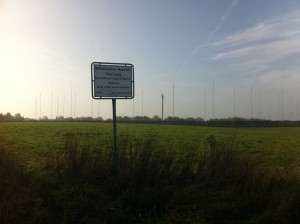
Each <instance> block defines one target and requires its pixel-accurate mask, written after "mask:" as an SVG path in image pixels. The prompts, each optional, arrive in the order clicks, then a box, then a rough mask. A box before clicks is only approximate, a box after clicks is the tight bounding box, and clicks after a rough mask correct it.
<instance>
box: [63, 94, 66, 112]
mask: <svg viewBox="0 0 300 224" xmlns="http://www.w3.org/2000/svg"><path fill="white" fill-rule="evenodd" d="M65 99H66V97H65V93H64V100H63V117H65Z"/></svg>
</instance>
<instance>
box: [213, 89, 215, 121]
mask: <svg viewBox="0 0 300 224" xmlns="http://www.w3.org/2000/svg"><path fill="white" fill-rule="evenodd" d="M213 118H215V84H214V83H213Z"/></svg>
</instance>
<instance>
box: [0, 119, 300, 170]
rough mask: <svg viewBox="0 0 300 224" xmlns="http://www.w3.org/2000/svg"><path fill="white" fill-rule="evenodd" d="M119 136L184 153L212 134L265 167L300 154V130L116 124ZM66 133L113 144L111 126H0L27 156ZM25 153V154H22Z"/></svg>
mask: <svg viewBox="0 0 300 224" xmlns="http://www.w3.org/2000/svg"><path fill="white" fill-rule="evenodd" d="M117 129H118V136H128V138H129V139H130V140H135V139H140V138H143V137H146V136H150V135H156V136H157V138H159V141H160V143H161V144H164V146H165V148H167V149H171V150H172V149H174V150H175V149H176V150H179V151H182V152H185V151H187V150H190V149H191V148H193V149H199V150H200V151H201V150H205V148H206V147H207V142H206V139H207V137H208V136H210V135H213V136H215V137H217V138H218V139H219V141H224V142H227V143H228V142H231V141H234V142H235V143H236V145H237V147H238V149H239V150H241V151H243V152H245V153H249V154H252V155H255V156H257V158H258V159H259V160H260V161H261V163H263V164H270V165H271V166H273V165H275V166H279V167H284V166H285V165H286V163H288V162H289V161H291V160H293V158H295V157H297V156H298V155H299V152H300V138H299V136H300V128H299V127H276V128H274V127H272V128H216V127H199V126H175V125H174V126H173V125H143V124H117ZM67 132H72V133H75V134H76V135H77V136H78V137H79V138H80V140H81V143H83V144H90V145H97V144H99V142H103V141H109V142H111V141H112V124H111V123H67V122H65V123H64V122H20V123H0V139H3V140H5V141H10V142H13V143H14V144H15V146H16V148H21V149H22V151H23V152H26V153H25V154H24V156H26V155H27V157H29V158H28V159H30V158H31V156H28V154H32V155H33V156H37V155H40V156H42V155H43V154H45V153H48V152H52V151H57V150H58V149H59V148H60V147H61V146H62V145H63V141H64V139H65V137H64V134H65V133H67ZM20 153H22V152H20Z"/></svg>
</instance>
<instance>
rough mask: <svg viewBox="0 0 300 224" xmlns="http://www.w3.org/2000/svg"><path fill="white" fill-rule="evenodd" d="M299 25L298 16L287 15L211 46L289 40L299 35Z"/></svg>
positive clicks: (262, 23) (299, 19) (230, 36)
mask: <svg viewBox="0 0 300 224" xmlns="http://www.w3.org/2000/svg"><path fill="white" fill-rule="evenodd" d="M298 13H299V12H298ZM299 24H300V17H299V16H298V15H295V16H294V15H287V16H283V17H279V18H275V19H271V20H267V21H263V22H260V23H258V24H257V25H255V26H254V27H251V28H249V29H246V30H242V31H240V32H237V33H235V34H232V35H229V36H227V37H226V38H224V39H223V40H220V41H216V42H215V43H213V45H214V46H226V47H230V46H238V45H242V44H246V43H250V42H255V41H262V40H274V39H275V38H277V39H278V38H289V37H292V36H295V35H299V34H300V30H299Z"/></svg>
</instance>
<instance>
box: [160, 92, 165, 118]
mask: <svg viewBox="0 0 300 224" xmlns="http://www.w3.org/2000/svg"><path fill="white" fill-rule="evenodd" d="M164 98H165V96H164V94H163V93H162V94H161V121H163V120H164Z"/></svg>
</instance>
